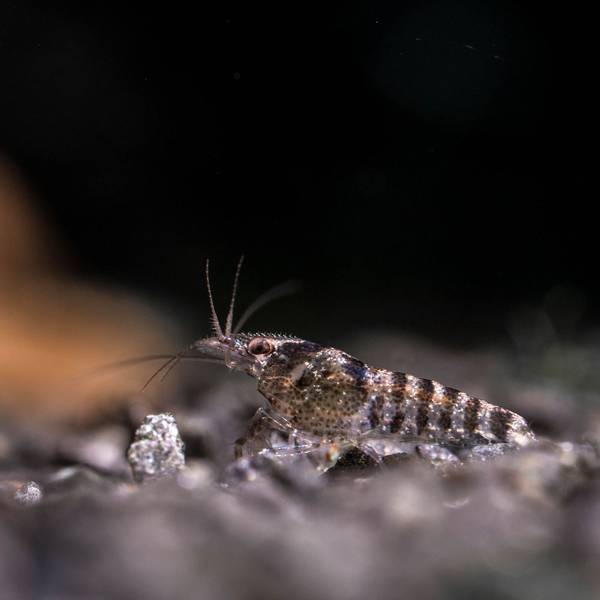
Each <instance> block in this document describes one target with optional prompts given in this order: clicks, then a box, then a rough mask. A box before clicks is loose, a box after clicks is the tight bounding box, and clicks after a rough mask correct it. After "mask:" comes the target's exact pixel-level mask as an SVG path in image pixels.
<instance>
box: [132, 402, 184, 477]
mask: <svg viewBox="0 0 600 600" xmlns="http://www.w3.org/2000/svg"><path fill="white" fill-rule="evenodd" d="M184 449H185V446H184V443H183V442H182V441H181V436H180V435H179V430H178V429H177V422H176V421H175V418H174V417H173V415H172V414H171V413H162V414H160V415H148V416H147V417H146V418H145V419H144V421H143V423H142V424H141V425H140V427H139V428H138V429H137V431H136V432H135V438H134V441H133V443H132V444H131V446H129V450H128V451H127V460H128V461H129V464H130V466H131V469H132V471H133V478H134V479H135V481H137V482H138V483H144V482H147V481H151V480H153V479H157V478H161V477H170V476H173V475H176V474H177V472H178V471H180V470H181V469H183V467H184V466H185V454H184Z"/></svg>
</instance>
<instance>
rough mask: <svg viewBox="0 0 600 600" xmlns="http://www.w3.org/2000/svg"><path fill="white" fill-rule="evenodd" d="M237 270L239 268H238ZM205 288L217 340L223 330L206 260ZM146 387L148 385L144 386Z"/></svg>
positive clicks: (221, 335)
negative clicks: (216, 308) (211, 288)
mask: <svg viewBox="0 0 600 600" xmlns="http://www.w3.org/2000/svg"><path fill="white" fill-rule="evenodd" d="M238 269H239V267H238ZM206 286H207V287H208V300H209V301H210V311H211V313H212V315H211V321H212V326H213V329H214V331H215V334H216V336H217V337H219V338H222V337H223V330H222V329H221V324H220V323H219V317H217V311H216V310H215V303H214V302H213V297H212V292H211V290H210V277H209V276H208V259H207V260H206ZM234 293H235V287H234ZM232 305H233V301H232ZM190 349H191V348H188V349H187V350H186V352H187V351H189V350H190ZM174 359H175V357H174V358H173V360H174ZM165 366H166V365H165ZM148 383H149V382H148ZM146 385H148V384H146Z"/></svg>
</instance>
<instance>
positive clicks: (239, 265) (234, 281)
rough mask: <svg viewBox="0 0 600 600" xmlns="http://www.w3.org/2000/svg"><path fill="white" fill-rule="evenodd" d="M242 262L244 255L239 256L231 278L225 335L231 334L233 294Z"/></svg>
mask: <svg viewBox="0 0 600 600" xmlns="http://www.w3.org/2000/svg"><path fill="white" fill-rule="evenodd" d="M242 262H244V255H243V254H242V256H241V257H240V262H239V263H238V266H237V269H236V271H235V278H234V280H233V292H232V293H231V304H230V305H229V312H228V313H227V322H226V323H225V336H226V337H229V336H230V335H231V327H232V325H233V305H234V304H235V294H236V292H237V285H238V279H239V277H240V270H241V268H242Z"/></svg>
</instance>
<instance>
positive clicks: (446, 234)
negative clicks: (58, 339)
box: [0, 0, 600, 343]
mask: <svg viewBox="0 0 600 600" xmlns="http://www.w3.org/2000/svg"><path fill="white" fill-rule="evenodd" d="M563 8H567V9H568V7H563ZM553 11H554V12H553ZM586 20H588V19H587V18H586V16H585V15H582V14H570V13H569V12H568V10H560V11H558V9H552V8H550V7H548V6H544V7H543V8H539V9H538V7H537V5H533V4H526V3H520V2H508V1H500V0H498V1H495V0H492V1H489V2H481V1H474V0H473V1H465V2H459V1H458V0H440V1H434V2H415V1H410V2H402V1H400V0H396V1H395V2H385V1H377V0H375V1H373V0H371V1H368V2H367V1H358V0H357V1H353V2H332V3H323V2H319V3H316V2H315V3H311V2H303V3H298V4H293V3H291V4H288V3H248V2H247V3H240V4H236V3H228V2H222V3H206V4H202V3H198V4H196V5H194V4H191V3H190V4H187V3H185V4H184V3H171V4H170V5H164V4H162V3H158V4H152V3H148V4H146V3H136V2H119V3H117V2H114V3H111V2H103V3H94V2H86V3H83V2H58V1H55V2H32V1H25V2H19V3H9V2H4V1H2V2H1V3H0V149H2V151H3V152H4V153H5V154H6V155H8V156H9V157H10V158H11V159H12V160H13V161H15V162H16V163H17V164H18V165H19V166H20V167H21V168H22V170H23V171H24V172H25V174H26V176H27V177H28V179H29V181H30V182H31V184H32V186H33V188H34V190H35V191H36V193H37V195H38V197H39V198H40V207H39V210H40V211H41V212H42V213H43V214H44V215H46V216H47V218H48V221H49V222H51V223H53V224H54V226H55V227H56V228H57V229H58V230H59V231H60V233H61V234H62V236H63V237H64V238H65V240H66V242H67V244H68V247H69V249H70V250H71V255H72V259H73V265H72V266H73V269H74V270H75V272H77V273H78V274H79V275H81V276H83V277H88V278H92V279H93V278H96V279H100V280H103V281H108V282H111V283H117V284H120V285H124V286H127V287H129V288H131V289H133V290H136V291H138V292H142V293H144V294H146V295H147V296H148V297H150V298H151V299H153V300H158V301H163V302H165V301H166V302H168V303H172V304H170V306H171V307H175V312H177V313H178V314H180V315H181V317H182V319H184V320H185V319H188V320H189V322H190V323H192V324H193V326H194V328H199V329H202V328H205V327H206V316H207V301H206V296H205V288H204V283H203V271H204V263H205V260H206V259H207V258H210V259H211V271H212V277H213V288H214V291H215V295H216V300H217V303H218V304H219V307H221V308H223V307H225V306H226V304H227V301H228V295H229V293H230V288H231V281H232V278H233V273H234V269H235V265H236V263H237V260H238V258H239V256H240V255H241V254H244V255H245V256H246V263H245V265H244V269H243V271H242V276H241V282H240V305H247V304H248V302H250V301H251V300H252V299H253V298H254V297H256V296H257V295H258V294H260V293H261V292H263V291H264V290H265V289H267V288H268V287H270V286H272V285H275V284H277V283H279V282H281V281H283V280H285V279H288V278H290V277H292V278H295V279H297V280H299V281H300V282H301V283H302V286H303V287H302V291H301V293H300V294H298V295H297V296H295V297H293V298H290V299H287V300H285V301H284V300H280V301H278V304H277V305H275V304H273V305H272V309H271V310H270V311H269V310H266V309H265V310H264V311H263V312H262V313H261V315H257V317H256V320H254V321H253V324H255V326H258V327H262V328H266V329H274V330H284V331H286V332H289V333H296V334H297V335H300V336H302V337H305V338H307V339H313V340H314V341H319V342H326V341H328V340H330V339H335V338H336V337H337V336H341V335H344V334H347V333H351V332H352V331H355V330H358V329H360V328H362V327H390V328H398V329H404V330H412V331H414V332H416V333H419V334H422V335H428V336H432V337H434V338H437V339H446V340H454V341H457V343H463V342H465V341H466V343H471V341H472V340H471V338H475V339H477V340H480V341H484V340H490V339H492V340H494V339H496V340H502V339H503V338H504V337H505V336H507V335H508V334H507V325H506V323H507V319H509V318H510V315H511V314H512V313H513V311H514V310H516V309H519V307H522V306H524V305H525V304H532V305H535V306H543V305H544V302H545V298H548V294H549V293H550V294H551V297H552V290H556V289H559V290H568V292H567V293H566V296H564V297H566V298H567V299H568V298H571V297H576V298H578V299H579V301H581V302H582V303H583V304H582V305H583V306H585V312H584V313H583V320H582V321H581V323H582V326H583V327H589V326H590V324H593V323H594V322H595V320H596V315H597V308H598V300H599V299H600V295H599V288H598V285H597V281H596V279H597V277H596V273H597V269H596V261H595V258H596V243H597V238H596V230H597V217H596V216H595V214H594V212H593V209H594V205H595V204H596V198H595V197H596V193H597V192H595V185H594V178H593V172H592V164H591V163H592V161H591V156H592V152H596V150H595V149H592V148H591V147H590V144H593V143H594V142H593V141H592V140H593V139H594V135H593V134H592V133H591V131H590V129H591V114H593V113H592V110H593V105H594V104H595V100H594V95H593V94H592V93H591V91H590V86H589V83H588V81H590V80H593V79H594V78H595V72H596V71H597V66H596V65H595V62H594V60H595V58H594V55H593V53H589V52H588V50H586V48H585V46H586V44H588V43H589V42H590V39H589V38H587V37H586V34H585V29H586V23H585V22H586ZM594 162H595V161H594ZM0 218H1V216H0ZM559 296H560V294H559ZM561 297H562V296H561ZM275 307H277V308H275ZM240 308H241V306H240ZM198 333H199V331H198V330H197V329H196V330H195V331H194V332H193V333H190V340H191V339H194V338H195V337H197V334H198Z"/></svg>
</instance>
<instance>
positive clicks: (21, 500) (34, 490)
mask: <svg viewBox="0 0 600 600" xmlns="http://www.w3.org/2000/svg"><path fill="white" fill-rule="evenodd" d="M43 495H44V493H43V492H42V488H41V487H40V486H39V485H38V484H37V483H35V481H28V482H27V483H25V484H23V485H22V486H21V487H20V488H19V489H18V490H16V491H15V493H14V494H13V496H12V497H13V500H14V501H15V502H17V503H18V504H21V505H22V506H31V505H32V504H37V503H38V502H39V501H40V500H41V499H42V497H43Z"/></svg>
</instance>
